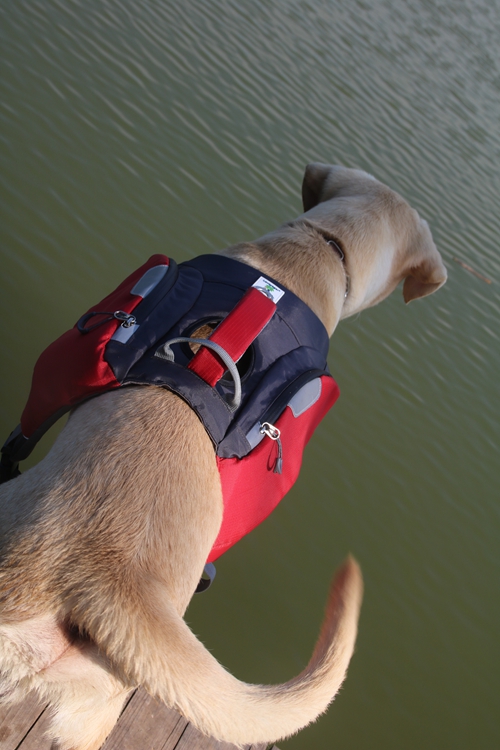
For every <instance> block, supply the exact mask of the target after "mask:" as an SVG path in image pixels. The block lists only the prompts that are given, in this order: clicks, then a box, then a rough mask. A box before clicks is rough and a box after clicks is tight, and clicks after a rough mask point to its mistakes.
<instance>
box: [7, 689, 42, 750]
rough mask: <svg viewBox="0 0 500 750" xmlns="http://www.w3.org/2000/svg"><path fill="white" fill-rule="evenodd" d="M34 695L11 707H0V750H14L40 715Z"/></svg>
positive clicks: (40, 711) (40, 706)
mask: <svg viewBox="0 0 500 750" xmlns="http://www.w3.org/2000/svg"><path fill="white" fill-rule="evenodd" d="M43 710H44V706H43V705H42V704H41V703H40V702H39V700H38V698H37V697H36V695H35V693H30V694H29V695H28V697H27V698H26V700H24V701H23V702H22V703H17V704H15V705H13V706H0V750H16V749H17V748H18V747H19V745H20V743H21V742H22V741H23V739H24V738H25V737H26V735H27V734H28V732H29V731H30V730H31V728H32V727H33V726H34V725H35V723H36V722H37V721H38V719H39V718H40V716H41V715H42V713H43Z"/></svg>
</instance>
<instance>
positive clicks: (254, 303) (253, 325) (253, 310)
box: [188, 287, 276, 386]
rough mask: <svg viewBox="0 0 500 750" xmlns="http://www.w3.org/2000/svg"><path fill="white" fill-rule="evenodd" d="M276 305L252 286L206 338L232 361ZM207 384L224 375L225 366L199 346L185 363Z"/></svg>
mask: <svg viewBox="0 0 500 750" xmlns="http://www.w3.org/2000/svg"><path fill="white" fill-rule="evenodd" d="M275 310H276V305H275V303H274V302H273V301H272V299H269V297H266V295H265V294H262V292H259V291H258V290H257V289H254V287H250V289H249V290H248V291H247V292H245V294H244V295H243V297H242V298H241V299H240V301H239V302H238V304H237V305H236V307H235V308H234V309H233V311H232V312H231V314H230V315H228V316H227V318H224V320H223V321H222V322H221V323H219V325H218V326H217V328H216V329H215V331H214V332H213V333H212V335H211V336H210V341H214V342H215V343H216V344H219V345H220V346H222V348H223V349H225V350H226V352H227V353H228V354H229V356H230V357H231V359H232V360H233V361H234V362H237V361H238V360H239V358H240V357H241V356H242V355H243V354H244V353H245V352H246V350H247V349H248V347H249V346H250V344H251V343H252V341H253V340H254V339H256V338H257V336H258V335H259V333H260V332H261V331H262V329H263V328H264V326H265V325H266V324H267V323H269V321H270V320H271V318H272V316H273V314H274V311H275ZM188 369H189V370H193V372H195V373H196V374H197V375H199V376H200V378H202V379H203V380H204V381H205V382H206V383H208V385H211V386H214V385H215V384H216V383H217V382H218V381H219V380H220V379H221V377H222V376H223V375H224V373H225V371H226V369H227V368H226V365H225V364H224V363H223V362H222V360H221V359H220V358H219V357H218V356H217V354H215V352H213V351H211V350H210V349H208V348H207V347H201V348H200V349H199V350H198V352H197V353H196V355H195V356H194V357H193V359H192V360H191V362H190V363H189V365H188Z"/></svg>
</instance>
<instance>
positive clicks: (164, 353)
mask: <svg viewBox="0 0 500 750" xmlns="http://www.w3.org/2000/svg"><path fill="white" fill-rule="evenodd" d="M181 343H189V344H199V346H206V347H207V348H208V349H212V351H214V352H215V353H216V354H217V355H218V356H219V357H220V358H221V360H222V361H223V362H224V364H225V365H226V367H227V369H228V371H229V374H230V375H231V377H232V378H233V381H234V396H233V398H232V399H231V400H230V401H228V402H227V405H228V406H229V408H230V409H231V411H236V409H237V408H238V407H239V405H240V404H241V378H240V373H239V372H238V368H237V367H236V363H235V362H234V360H233V359H231V356H230V355H229V354H228V353H227V352H226V350H225V349H223V348H222V346H221V345H220V344H217V343H216V342H215V341H210V339H194V338H190V337H189V336H179V337H178V338H175V339H170V341H166V342H165V343H164V344H163V345H162V346H160V347H159V348H158V349H157V350H156V351H155V357H159V358H160V359H166V360H168V361H169V362H175V355H174V353H173V351H172V349H171V346H172V344H181Z"/></svg>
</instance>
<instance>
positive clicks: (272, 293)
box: [252, 276, 285, 304]
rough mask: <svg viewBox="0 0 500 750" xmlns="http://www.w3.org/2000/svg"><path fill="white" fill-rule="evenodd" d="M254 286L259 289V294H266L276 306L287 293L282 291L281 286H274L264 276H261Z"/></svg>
mask: <svg viewBox="0 0 500 750" xmlns="http://www.w3.org/2000/svg"><path fill="white" fill-rule="evenodd" d="M252 286H253V287H255V289H258V290H259V292H262V294H265V295H266V297H269V299H272V301H273V302H274V304H276V303H277V302H278V300H280V299H281V298H282V297H283V295H284V293H285V292H284V291H283V289H280V288H279V286H276V284H273V283H272V281H269V280H268V279H265V278H264V276H261V277H260V278H259V279H257V281H256V282H255V284H252Z"/></svg>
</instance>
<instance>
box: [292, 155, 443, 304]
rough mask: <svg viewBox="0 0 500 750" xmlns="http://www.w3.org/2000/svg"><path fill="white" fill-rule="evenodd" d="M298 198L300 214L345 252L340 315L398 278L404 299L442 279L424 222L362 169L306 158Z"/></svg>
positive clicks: (370, 300)
mask: <svg viewBox="0 0 500 750" xmlns="http://www.w3.org/2000/svg"><path fill="white" fill-rule="evenodd" d="M302 200H303V204H304V211H305V213H304V214H303V215H302V217H300V219H302V220H304V221H305V222H306V223H307V224H308V225H311V226H312V227H314V229H315V230H317V231H318V232H319V233H320V234H322V235H323V236H324V237H325V238H326V239H328V237H329V236H330V237H331V238H332V239H335V240H336V241H337V243H338V245H339V246H340V248H341V250H342V251H343V253H344V255H345V258H344V260H343V261H342V262H343V263H344V267H345V272H346V273H347V275H348V277H349V292H348V294H347V297H346V299H345V302H344V305H343V309H342V312H341V315H340V317H341V318H345V317H347V316H348V315H352V314H353V313H356V312H359V311H360V310H363V309H365V308H367V307H371V306H372V305H375V304H377V303H378V302H380V301H381V300H383V299H384V298H385V297H387V296H388V295H389V294H390V293H391V292H392V291H393V289H395V287H396V286H397V285H398V284H399V282H400V281H402V280H403V279H404V285H403V296H404V300H405V302H411V301H412V300H414V299H418V298H419V297H424V296H426V295H428V294H432V292H435V291H436V290H437V289H439V287H441V286H442V285H443V284H444V283H445V281H446V279H447V272H446V268H445V266H444V264H443V261H442V259H441V256H440V254H439V252H438V250H437V249H436V246H435V244H434V242H433V240H432V235H431V232H430V230H429V226H428V224H427V222H426V221H424V220H423V219H421V218H420V217H419V215H418V214H417V212H416V211H415V210H414V209H412V208H411V207H410V206H409V205H408V203H406V201H405V200H403V198H401V196H400V195H398V194H397V193H395V192H394V191H393V190H391V189H390V188H388V187H386V186H385V185H383V184H382V183H380V182H378V180H376V179H375V178H374V177H372V176H371V175H369V174H367V173H366V172H361V171H359V170H356V169H347V168H346V167H341V166H330V165H327V164H319V163H314V164H309V165H308V166H307V168H306V171H305V175H304V181H303V184H302ZM300 219H299V220H300ZM332 247H333V246H332ZM336 252H337V254H338V255H339V257H340V254H339V253H338V251H337V250H336Z"/></svg>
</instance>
